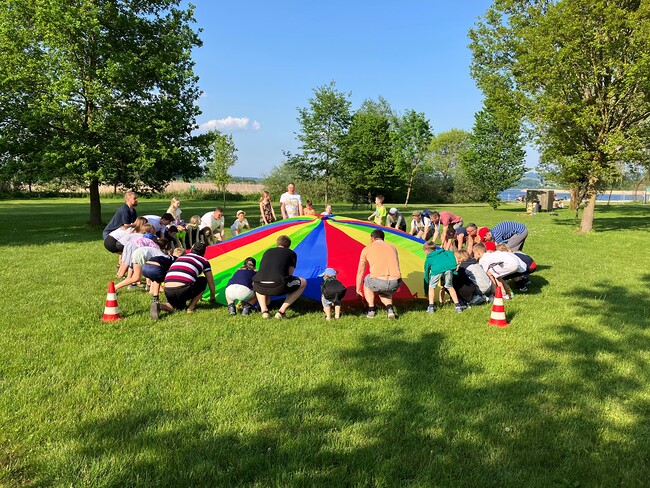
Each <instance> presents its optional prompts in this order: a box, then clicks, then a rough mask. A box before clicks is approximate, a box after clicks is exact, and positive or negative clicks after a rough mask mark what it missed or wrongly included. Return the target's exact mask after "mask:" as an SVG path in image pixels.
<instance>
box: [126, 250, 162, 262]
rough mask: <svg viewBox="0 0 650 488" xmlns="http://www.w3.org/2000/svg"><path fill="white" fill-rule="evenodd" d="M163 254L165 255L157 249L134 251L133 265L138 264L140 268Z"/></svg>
mask: <svg viewBox="0 0 650 488" xmlns="http://www.w3.org/2000/svg"><path fill="white" fill-rule="evenodd" d="M163 254H165V253H164V252H162V251H161V250H160V249H159V248H157V247H139V248H137V249H136V250H135V251H133V255H132V257H131V263H132V264H137V265H138V266H144V264H145V263H146V262H147V261H149V260H150V259H151V258H153V257H154V256H162V255H163Z"/></svg>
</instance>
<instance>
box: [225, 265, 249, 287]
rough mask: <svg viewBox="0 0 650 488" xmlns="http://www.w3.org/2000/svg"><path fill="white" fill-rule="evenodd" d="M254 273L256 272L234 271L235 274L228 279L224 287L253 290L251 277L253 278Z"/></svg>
mask: <svg viewBox="0 0 650 488" xmlns="http://www.w3.org/2000/svg"><path fill="white" fill-rule="evenodd" d="M255 273H256V271H255V270H254V269H248V268H241V269H238V270H237V271H235V274H234V275H232V278H230V280H229V281H228V284H227V285H226V286H230V285H242V286H245V287H246V288H253V276H255Z"/></svg>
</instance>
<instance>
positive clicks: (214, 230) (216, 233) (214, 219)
mask: <svg viewBox="0 0 650 488" xmlns="http://www.w3.org/2000/svg"><path fill="white" fill-rule="evenodd" d="M224 227H225V219H224V217H223V210H221V208H219V207H217V208H215V209H214V211H213V212H207V213H205V214H203V217H201V222H200V223H199V229H200V233H201V235H203V236H207V231H209V233H210V234H211V235H212V236H213V237H214V239H216V240H217V241H218V242H221V241H223V239H224V234H225V230H224Z"/></svg>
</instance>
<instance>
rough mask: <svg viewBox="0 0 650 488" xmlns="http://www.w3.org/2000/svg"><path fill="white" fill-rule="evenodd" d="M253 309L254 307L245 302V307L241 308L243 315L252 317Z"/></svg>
mask: <svg viewBox="0 0 650 488" xmlns="http://www.w3.org/2000/svg"><path fill="white" fill-rule="evenodd" d="M252 309H253V306H252V305H251V304H250V303H248V302H244V306H243V307H242V308H241V314H242V315H250V313H251V310H252Z"/></svg>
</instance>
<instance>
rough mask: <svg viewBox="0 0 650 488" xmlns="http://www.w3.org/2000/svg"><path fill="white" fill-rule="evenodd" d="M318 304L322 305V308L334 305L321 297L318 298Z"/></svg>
mask: <svg viewBox="0 0 650 488" xmlns="http://www.w3.org/2000/svg"><path fill="white" fill-rule="evenodd" d="M320 302H321V303H322V304H323V307H331V306H332V305H334V302H330V301H329V300H328V299H327V298H325V297H324V296H323V295H321V296H320Z"/></svg>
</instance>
